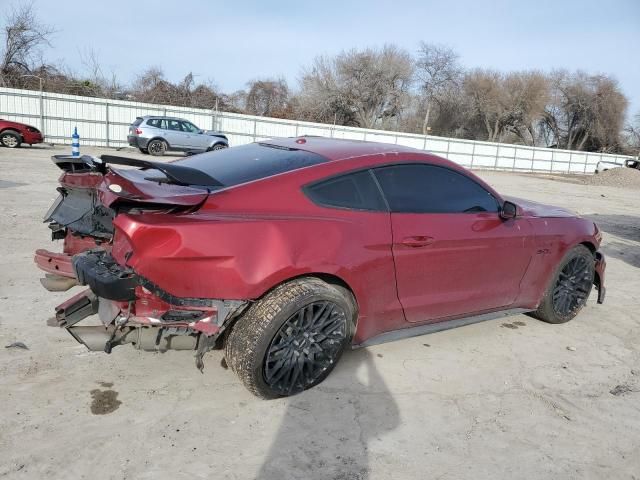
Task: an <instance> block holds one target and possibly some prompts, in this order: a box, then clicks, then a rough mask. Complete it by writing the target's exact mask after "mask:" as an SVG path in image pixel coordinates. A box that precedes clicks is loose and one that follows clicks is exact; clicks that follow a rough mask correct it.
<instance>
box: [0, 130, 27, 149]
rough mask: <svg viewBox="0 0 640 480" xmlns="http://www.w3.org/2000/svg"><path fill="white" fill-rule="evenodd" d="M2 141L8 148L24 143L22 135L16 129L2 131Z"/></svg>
mask: <svg viewBox="0 0 640 480" xmlns="http://www.w3.org/2000/svg"><path fill="white" fill-rule="evenodd" d="M0 143H2V145H4V146H5V147H7V148H18V147H19V146H20V144H21V143H22V137H21V136H20V134H19V133H18V132H16V131H14V130H5V131H4V132H2V133H0Z"/></svg>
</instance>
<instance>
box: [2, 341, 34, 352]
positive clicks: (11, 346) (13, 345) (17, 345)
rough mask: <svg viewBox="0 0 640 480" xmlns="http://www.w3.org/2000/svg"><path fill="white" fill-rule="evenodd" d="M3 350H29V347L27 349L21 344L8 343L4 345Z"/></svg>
mask: <svg viewBox="0 0 640 480" xmlns="http://www.w3.org/2000/svg"><path fill="white" fill-rule="evenodd" d="M4 348H21V349H23V350H29V347H27V346H26V345H25V344H24V343H22V342H13V343H10V344H9V345H5V346H4Z"/></svg>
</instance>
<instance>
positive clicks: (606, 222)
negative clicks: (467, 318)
mask: <svg viewBox="0 0 640 480" xmlns="http://www.w3.org/2000/svg"><path fill="white" fill-rule="evenodd" d="M63 151H66V150H62V149H61V148H57V149H55V150H54V149H51V148H45V147H41V148H36V147H34V148H31V149H30V148H23V149H20V150H8V149H4V148H3V149H0V202H1V205H2V210H1V212H0V229H1V232H2V233H1V234H0V302H1V305H2V309H0V406H1V407H2V413H1V414H0V478H3V479H5V478H6V479H32V478H34V479H40V478H47V479H58V478H59V479H68V478H74V479H76V478H78V479H81V478H87V479H92V480H93V479H151V478H153V479H158V478H171V479H182V478H184V479H193V478H227V479H245V478H247V479H249V478H261V479H262V478H264V479H274V480H276V479H277V480H283V479H294V478H295V479H299V478H304V479H315V478H317V479H341V480H355V479H361V480H362V479H381V480H382V479H385V480H388V479H399V480H400V479H402V480H405V479H412V478H415V479H424V478H432V479H436V478H440V479H467V478H468V479H474V480H477V479H495V478H526V479H560V478H562V479H565V478H567V479H581V480H582V479H602V478H610V479H629V480H632V479H638V478H640V317H638V307H640V275H639V274H640V217H639V215H638V210H637V206H636V203H637V193H636V192H635V191H633V190H630V189H623V188H615V187H611V186H594V185H583V184H580V183H565V182H558V181H553V180H550V179H546V178H536V177H534V176H531V175H516V174H510V173H492V172H480V175H481V176H482V177H484V178H485V179H486V180H487V181H489V183H491V184H493V185H494V186H495V187H496V188H497V189H498V190H500V191H502V192H504V193H505V194H509V195H515V196H519V197H525V198H529V199H532V200H535V201H542V202H547V203H555V204H558V205H562V206H566V207H568V208H571V209H573V210H576V211H578V212H579V213H581V214H583V215H586V216H589V217H591V218H593V219H594V220H595V221H596V222H598V224H599V225H600V227H601V229H602V230H603V231H604V246H603V250H604V252H605V253H606V255H607V260H608V268H607V289H608V295H607V301H606V303H605V304H604V305H597V304H596V303H595V298H594V297H595V295H592V298H591V299H590V300H589V304H588V305H587V307H586V308H585V309H584V311H583V312H582V313H581V314H580V316H579V317H578V318H577V319H576V320H574V321H572V322H570V323H568V324H565V325H548V324H545V323H542V322H538V321H536V320H534V319H532V318H530V317H527V316H522V315H521V316H514V317H511V318H509V319H506V320H504V319H503V320H496V321H489V322H485V323H481V324H477V325H472V326H468V327H464V328H459V329H456V330H449V331H446V332H440V333H437V334H432V335H428V336H423V337H416V338H412V339H407V340H402V341H398V342H394V343H387V344H384V345H378V346H375V347H371V348H367V349H361V350H358V351H354V352H348V353H347V354H346V355H345V357H343V359H342V360H341V362H340V364H339V365H338V367H337V368H336V370H335V372H334V373H333V374H332V375H331V376H330V377H329V378H328V379H327V380H326V381H325V382H324V383H323V384H322V385H320V386H318V387H317V388H314V389H312V390H310V391H308V392H305V393H303V394H301V395H298V396H295V397H293V398H290V399H282V400H275V401H262V400H258V399H256V398H254V397H253V396H251V395H250V394H249V393H248V392H247V391H246V390H245V389H244V387H243V386H242V385H241V384H240V382H239V380H238V379H237V378H236V377H235V376H234V375H233V374H232V373H231V372H230V371H229V370H225V369H224V368H223V367H222V366H221V360H222V354H221V352H212V353H210V354H208V355H207V356H206V357H205V365H206V368H205V371H204V374H200V373H199V372H198V371H197V370H196V368H195V367H194V362H193V355H192V354H191V353H190V352H168V353H166V354H149V353H144V352H138V351H136V350H134V349H132V348H130V347H118V348H116V349H115V350H114V353H113V354H112V355H105V354H103V353H89V352H87V351H86V350H85V349H84V347H82V346H80V345H78V344H77V343H76V342H75V341H74V340H73V339H72V338H71V337H70V336H69V335H68V334H66V333H65V332H64V331H62V330H60V329H57V328H51V327H46V326H45V323H46V320H47V318H48V317H50V316H51V315H52V312H53V307H54V306H55V305H56V304H58V303H60V302H61V301H62V300H64V299H66V298H68V297H69V296H70V294H71V293H73V292H66V293H59V294H53V293H49V292H46V291H45V290H44V289H43V288H42V287H41V286H40V284H39V283H38V278H39V277H40V273H39V271H38V270H37V269H36V267H35V266H34V264H33V260H32V255H33V251H34V250H35V249H36V248H39V247H50V246H51V242H50V238H49V233H48V229H47V228H46V225H43V224H42V222H41V218H42V215H43V214H44V212H45V211H46V209H47V208H48V207H49V205H50V203H51V202H52V201H53V199H54V198H55V196H56V192H55V187H56V179H57V177H58V175H59V172H58V171H57V169H56V168H55V167H54V166H53V165H52V164H51V162H50V161H49V160H48V157H49V156H50V155H52V154H53V153H62V152H63ZM104 151H106V150H104V149H103V150H98V149H89V152H90V153H99V152H104ZM127 153H130V152H127ZM14 342H23V343H24V344H25V345H26V347H28V350H25V349H23V348H20V347H19V346H18V347H13V348H1V347H4V346H5V345H9V344H11V343H14Z"/></svg>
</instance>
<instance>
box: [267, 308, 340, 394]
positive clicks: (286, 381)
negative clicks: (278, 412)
mask: <svg viewBox="0 0 640 480" xmlns="http://www.w3.org/2000/svg"><path fill="white" fill-rule="evenodd" d="M346 336H347V316H346V313H345V312H344V310H343V309H342V308H341V307H340V306H338V305H336V304H335V303H333V302H329V301H320V302H313V303H310V304H309V305H306V306H304V307H302V308H301V309H300V310H298V312H296V313H294V314H293V315H292V316H291V317H290V318H289V319H288V320H287V321H286V322H285V323H284V324H283V325H282V327H280V330H278V333H276V335H275V337H274V338H273V340H272V341H271V344H270V345H269V349H268V350H267V355H266V359H265V360H266V361H265V363H264V379H265V382H266V383H267V385H269V387H270V388H271V389H272V390H274V391H275V392H278V393H280V394H282V395H293V394H295V393H299V392H301V391H303V390H305V389H306V388H308V387H309V386H310V385H313V384H314V383H315V382H316V381H317V380H318V379H319V378H320V377H321V376H322V375H323V374H324V372H325V371H326V370H327V369H329V368H331V367H332V366H333V364H334V363H335V362H336V361H337V359H338V358H339V356H340V353H341V351H342V348H343V345H344V341H345V338H346Z"/></svg>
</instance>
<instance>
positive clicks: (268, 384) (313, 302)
mask: <svg viewBox="0 0 640 480" xmlns="http://www.w3.org/2000/svg"><path fill="white" fill-rule="evenodd" d="M356 311H357V308H356V305H355V301H354V299H353V296H352V295H351V294H350V292H348V291H347V290H346V289H343V288H338V287H334V286H332V285H329V284H328V283H326V282H323V281H322V280H319V279H317V278H301V279H297V280H293V281H291V282H288V283H285V284H283V285H280V286H278V287H276V288H275V289H274V290H272V291H271V292H269V293H267V294H266V295H265V296H264V297H263V298H262V299H260V300H258V301H257V302H256V303H254V304H253V305H252V306H251V307H250V308H249V310H248V311H247V312H246V313H245V314H244V315H243V316H242V317H241V318H240V319H239V320H238V321H237V322H236V324H235V325H233V327H232V330H231V332H230V333H229V336H228V338H227V341H226V345H225V357H226V362H227V364H228V365H229V366H230V367H231V369H232V370H233V371H234V372H235V373H236V374H237V375H238V377H240V380H242V383H243V384H244V385H245V387H247V389H248V390H249V391H250V392H251V393H253V394H254V395H256V396H258V397H262V398H277V397H285V396H289V395H294V394H296V393H300V392H302V391H303V390H306V389H308V388H311V387H313V386H315V385H317V384H319V383H320V382H322V381H323V380H324V379H325V378H326V377H327V376H328V375H329V373H331V371H332V370H333V368H334V367H335V365H336V363H337V362H338V360H339V358H340V356H341V355H342V352H343V351H344V349H345V348H346V346H347V345H348V344H349V343H350V341H351V335H352V332H353V325H354V320H355V317H356Z"/></svg>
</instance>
